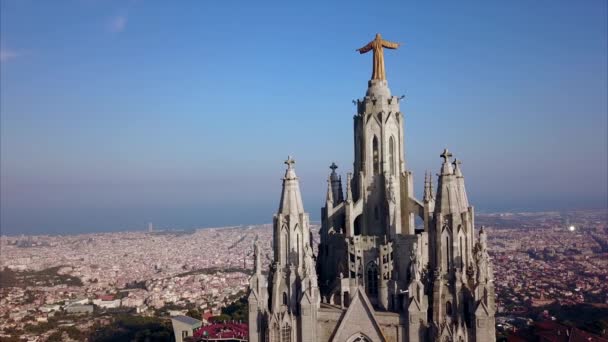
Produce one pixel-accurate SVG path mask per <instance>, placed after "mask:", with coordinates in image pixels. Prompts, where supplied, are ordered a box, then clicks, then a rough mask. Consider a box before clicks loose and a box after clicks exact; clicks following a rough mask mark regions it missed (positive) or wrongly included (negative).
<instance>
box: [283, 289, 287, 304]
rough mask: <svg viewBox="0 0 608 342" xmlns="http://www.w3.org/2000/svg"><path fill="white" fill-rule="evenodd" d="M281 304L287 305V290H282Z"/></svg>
mask: <svg viewBox="0 0 608 342" xmlns="http://www.w3.org/2000/svg"><path fill="white" fill-rule="evenodd" d="M283 305H287V292H283Z"/></svg>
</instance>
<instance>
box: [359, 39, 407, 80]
mask: <svg viewBox="0 0 608 342" xmlns="http://www.w3.org/2000/svg"><path fill="white" fill-rule="evenodd" d="M398 47H399V43H393V42H389V41H388V40H384V39H382V36H381V35H380V33H376V38H374V40H372V41H371V42H369V43H368V44H367V45H365V46H364V47H362V48H360V49H357V51H359V53H361V54H364V53H366V52H369V51H371V50H374V71H373V72H372V80H386V71H385V70H384V51H383V48H387V49H396V48H398Z"/></svg>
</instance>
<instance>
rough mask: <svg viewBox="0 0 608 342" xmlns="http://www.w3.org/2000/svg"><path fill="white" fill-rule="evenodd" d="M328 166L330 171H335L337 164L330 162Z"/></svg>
mask: <svg viewBox="0 0 608 342" xmlns="http://www.w3.org/2000/svg"><path fill="white" fill-rule="evenodd" d="M329 168H330V169H331V172H336V169H337V168H338V165H336V163H334V162H332V163H331V165H330V166H329Z"/></svg>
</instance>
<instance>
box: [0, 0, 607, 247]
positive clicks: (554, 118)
mask: <svg viewBox="0 0 608 342" xmlns="http://www.w3.org/2000/svg"><path fill="white" fill-rule="evenodd" d="M385 6H386V8H390V10H387V11H379V10H378V9H377V8H376V7H373V5H372V4H368V3H356V2H354V3H348V4H347V5H340V4H333V3H332V4H326V3H322V2H318V3H315V2H306V3H301V4H289V5H284V4H281V3H275V4H272V5H270V4H249V3H247V4H245V3H243V4H239V5H238V6H237V5H236V4H230V3H228V4H223V3H200V2H197V3H196V6H194V7H188V6H183V7H177V6H171V7H169V6H163V4H159V3H150V2H145V1H128V2H124V1H107V2H98V1H66V2H41V3H35V4H34V3H32V2H28V1H2V2H1V3H0V7H1V8H0V9H1V11H0V17H1V18H0V19H1V21H0V38H1V39H0V53H1V55H0V67H1V73H0V83H1V87H0V100H1V101H0V123H1V125H0V139H1V140H0V143H1V144H0V152H1V153H0V161H1V163H0V172H1V174H0V182H1V184H0V185H1V186H0V233H1V234H3V235H18V234H21V233H25V234H41V233H42V234H44V233H50V234H57V233H75V232H83V233H86V232H91V231H100V230H104V231H111V230H124V229H135V227H141V228H142V229H145V227H146V225H147V223H148V222H153V223H154V224H155V225H158V226H159V227H163V226H164V227H175V228H188V227H200V226H221V225H238V224H259V223H266V222H270V221H271V219H272V215H273V214H274V213H275V212H276V210H277V206H278V201H279V195H280V189H281V177H282V176H283V173H284V166H285V165H283V164H282V163H283V160H285V158H286V157H287V155H293V156H294V158H295V159H296V165H295V167H296V172H297V174H298V176H299V178H300V184H301V189H302V194H303V200H304V205H305V210H306V211H307V212H308V213H309V214H310V216H311V219H313V220H316V219H318V217H319V216H320V208H321V206H322V205H323V203H324V196H325V187H326V178H327V175H328V173H329V171H330V170H329V168H328V167H329V165H330V164H331V162H336V163H337V164H338V165H339V169H338V170H337V171H338V172H339V173H340V174H342V176H343V178H344V179H345V178H346V177H345V173H346V172H349V171H351V170H352V162H353V129H352V126H353V124H352V116H353V115H354V113H355V108H354V106H353V105H352V103H351V101H352V100H353V99H356V98H361V97H362V96H363V95H364V94H365V90H366V87H367V80H368V79H369V76H370V72H371V64H372V62H371V56H369V55H363V56H361V55H359V54H358V53H356V52H355V49H356V48H359V47H361V46H363V45H365V43H367V42H368V41H369V40H371V39H372V38H373V37H374V34H375V33H376V32H380V33H382V35H383V37H385V38H386V39H389V40H392V41H397V42H401V43H403V45H402V46H401V48H399V49H398V50H396V51H387V52H385V56H386V72H387V78H388V82H389V87H390V88H391V90H392V93H393V94H394V95H401V94H405V95H406V98H405V100H404V101H403V102H402V104H401V110H402V112H403V113H404V115H405V152H406V156H405V160H406V168H407V169H409V170H411V171H412V172H413V174H414V182H415V192H416V194H417V196H418V197H420V195H421V191H422V185H423V177H424V172H425V171H427V170H428V171H431V172H432V173H433V174H435V173H437V172H438V171H439V167H440V164H441V159H440V158H439V154H440V153H441V151H442V150H443V148H445V147H447V148H448V149H449V150H450V151H452V152H453V153H454V156H455V157H456V158H458V159H459V160H462V169H463V173H464V177H465V181H466V185H467V192H468V197H469V200H470V202H471V204H472V205H473V206H474V207H475V208H476V211H477V212H484V211H486V212H487V211H514V210H516V211H543V210H564V209H568V208H571V209H585V208H606V207H608V180H607V178H608V176H607V175H608V131H607V130H608V95H607V93H608V75H607V74H608V67H607V65H606V60H608V52H607V48H608V46H607V44H608V33H607V31H608V22H607V18H606V13H607V10H608V9H607V6H608V4H607V3H606V2H605V1H589V2H585V3H572V2H567V1H555V2H543V3H529V2H523V1H521V2H510V3H509V4H508V5H507V4H499V3H494V4H489V3H484V4H483V5H480V4H447V5H446V4H442V7H437V6H432V5H430V4H424V5H417V6H414V5H408V4H403V3H397V2H396V3H394V4H392V5H385ZM472 18H474V20H472Z"/></svg>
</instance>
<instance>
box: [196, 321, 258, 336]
mask: <svg viewBox="0 0 608 342" xmlns="http://www.w3.org/2000/svg"><path fill="white" fill-rule="evenodd" d="M194 337H195V338H202V337H207V338H239V339H248V337H249V328H248V326H247V324H245V323H214V324H209V325H205V326H202V327H200V328H199V329H198V330H196V332H195V333H194Z"/></svg>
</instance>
